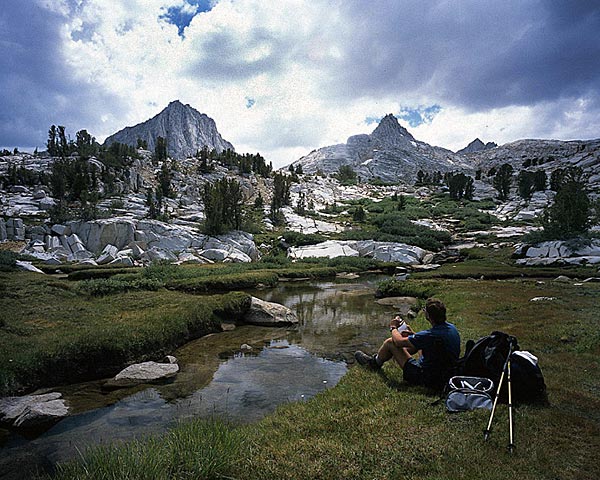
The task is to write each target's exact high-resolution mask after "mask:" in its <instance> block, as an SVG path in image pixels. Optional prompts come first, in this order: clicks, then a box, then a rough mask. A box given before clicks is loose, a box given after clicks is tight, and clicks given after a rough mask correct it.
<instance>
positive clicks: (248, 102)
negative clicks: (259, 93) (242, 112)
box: [246, 97, 256, 108]
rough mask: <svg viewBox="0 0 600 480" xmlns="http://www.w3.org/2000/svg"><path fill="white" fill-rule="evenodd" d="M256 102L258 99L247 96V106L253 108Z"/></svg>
mask: <svg viewBox="0 0 600 480" xmlns="http://www.w3.org/2000/svg"><path fill="white" fill-rule="evenodd" d="M255 103H256V100H254V99H253V98H250V97H246V108H252V107H253V106H254V104H255Z"/></svg>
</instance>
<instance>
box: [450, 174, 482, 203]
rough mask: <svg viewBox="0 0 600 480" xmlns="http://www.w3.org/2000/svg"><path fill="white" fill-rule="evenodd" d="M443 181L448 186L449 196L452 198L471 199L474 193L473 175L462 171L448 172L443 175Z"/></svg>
mask: <svg viewBox="0 0 600 480" xmlns="http://www.w3.org/2000/svg"><path fill="white" fill-rule="evenodd" d="M444 182H445V183H446V185H447V186H448V190H449V192H450V198H452V199H453V200H462V199H463V198H464V199H465V200H473V194H474V193H475V184H474V181H473V177H471V176H469V175H465V174H464V173H454V172H450V173H446V174H445V175H444Z"/></svg>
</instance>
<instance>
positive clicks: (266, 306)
mask: <svg viewBox="0 0 600 480" xmlns="http://www.w3.org/2000/svg"><path fill="white" fill-rule="evenodd" d="M243 320H244V322H245V323H248V324H250V325H259V326H264V327H279V326H285V325H293V324H296V323H298V317H297V316H296V314H295V313H294V312H292V311H291V310H290V309H289V308H288V307H286V306H284V305H280V304H278V303H273V302H266V301H264V300H261V299H260V298H256V297H252V303H251V304H250V309H249V310H248V312H246V314H245V315H244V318H243Z"/></svg>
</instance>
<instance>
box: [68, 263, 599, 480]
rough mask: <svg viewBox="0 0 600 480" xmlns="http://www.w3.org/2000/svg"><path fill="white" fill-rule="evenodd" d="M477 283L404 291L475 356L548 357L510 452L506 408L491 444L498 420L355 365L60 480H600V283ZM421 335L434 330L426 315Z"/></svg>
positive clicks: (77, 467)
mask: <svg viewBox="0 0 600 480" xmlns="http://www.w3.org/2000/svg"><path fill="white" fill-rule="evenodd" d="M475 270H476V267H473V271H475ZM588 272H592V271H590V270H588ZM471 273H473V272H471ZM583 273H585V272H583ZM590 276H591V275H590ZM474 278H478V277H473V278H464V279H452V280H449V279H445V278H423V279H419V278H415V279H411V280H409V281H408V282H406V283H407V284H408V285H410V286H411V287H410V288H413V289H415V290H421V291H427V292H433V293H434V294H435V295H436V296H437V297H439V298H441V299H442V300H443V301H444V302H446V304H447V306H448V312H449V317H450V319H451V321H453V322H454V323H455V324H456V325H457V326H458V328H459V330H460V331H461V334H462V337H463V346H464V342H465V341H466V340H467V339H469V338H474V339H476V338H478V337H480V336H482V335H485V334H488V333H489V332H491V331H493V330H502V331H504V332H507V333H510V334H513V335H515V336H517V338H518V340H519V343H520V345H521V347H522V348H523V349H526V350H529V351H531V352H532V353H534V354H535V355H537V356H538V357H539V360H540V365H541V367H542V370H543V373H544V376H545V380H546V384H547V387H548V400H549V402H548V404H547V405H519V406H517V407H516V409H515V443H516V451H515V453H514V454H512V455H510V454H508V453H507V449H506V447H507V444H508V411H507V407H506V406H505V405H501V406H500V407H499V409H498V411H497V413H496V416H495V419H494V423H493V425H492V435H491V438H490V439H489V440H488V441H487V442H484V441H483V430H484V429H485V427H486V425H487V420H488V415H489V412H487V411H478V412H468V413H461V414H448V413H446V411H445V408H444V406H443V405H442V404H439V405H436V406H432V405H431V403H432V402H433V401H434V400H435V397H432V396H431V395H430V394H428V393H427V392H426V391H425V390H423V389H421V388H415V387H409V386H407V385H406V384H404V383H403V382H402V374H401V372H400V371H399V369H398V368H396V367H394V366H393V365H391V364H386V366H385V367H384V369H383V371H382V373H375V372H371V371H368V370H365V369H363V368H360V367H357V366H355V367H354V368H351V369H350V371H349V372H348V374H347V375H346V376H345V377H344V378H343V379H342V380H341V382H340V383H339V384H338V385H336V386H335V387H333V388H331V389H329V390H327V391H325V392H323V393H321V394H319V395H317V396H316V397H315V398H313V399H311V400H309V401H307V402H302V403H292V404H288V405H283V406H281V407H279V408H278V409H277V411H276V412H275V413H274V414H272V415H269V416H268V417H266V418H264V419H263V420H262V421H260V422H258V423H256V424H251V425H230V424H227V423H223V422H222V421H200V420H198V421H194V422H191V423H185V424H181V425H180V426H179V427H177V428H175V429H173V430H172V431H170V432H169V433H168V434H166V435H163V436H160V437H155V438H151V439H148V440H146V441H136V442H131V443H127V444H124V445H118V446H113V447H105V448H101V449H94V450H92V451H90V452H89V453H87V454H86V455H84V456H83V457H82V459H80V460H79V461H77V462H74V463H71V464H66V465H62V466H61V467H60V468H59V471H58V473H57V474H56V478H60V479H96V478H119V479H148V478H153V479H184V478H236V479H274V478H277V479H342V478H343V479H347V478H352V479H374V478H376V479H392V478H403V479H420V480H423V479H425V480H427V479H430V480H441V479H459V478H466V479H471V478H473V479H479V478H486V479H498V480H500V479H503V480H504V479H507V478H519V479H523V480H540V479H548V480H550V479H552V480H554V479H561V480H579V479H590V480H591V479H595V478H600V466H599V465H598V462H597V452H598V448H599V447H600V413H599V412H600V368H599V367H600V355H599V354H600V330H599V328H598V319H597V313H598V300H599V299H600V284H598V283H592V282H588V283H583V284H579V285H576V284H575V283H576V282H570V283H560V282H554V281H553V280H551V279H548V278H546V279H543V280H536V279H535V278H527V277H523V278H521V277H519V278H511V279H501V280H479V279H477V280H475V279H474ZM535 297H548V298H551V299H552V300H545V301H536V302H532V301H531V299H532V298H535ZM413 326H414V327H416V328H424V327H425V326H426V325H425V320H424V319H423V318H422V315H421V314H420V315H419V317H417V319H415V321H414V322H413Z"/></svg>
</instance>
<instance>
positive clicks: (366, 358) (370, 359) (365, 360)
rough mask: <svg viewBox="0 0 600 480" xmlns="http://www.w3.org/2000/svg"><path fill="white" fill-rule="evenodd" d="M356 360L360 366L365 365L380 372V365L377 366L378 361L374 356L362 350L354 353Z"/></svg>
mask: <svg viewBox="0 0 600 480" xmlns="http://www.w3.org/2000/svg"><path fill="white" fill-rule="evenodd" d="M354 358H355V359H356V361H357V362H358V363H359V364H360V365H364V366H365V367H368V368H370V369H371V370H379V369H380V368H381V367H380V366H379V365H377V361H376V360H375V357H374V356H373V355H368V354H366V353H365V352H361V351H360V350H357V351H356V352H354Z"/></svg>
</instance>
